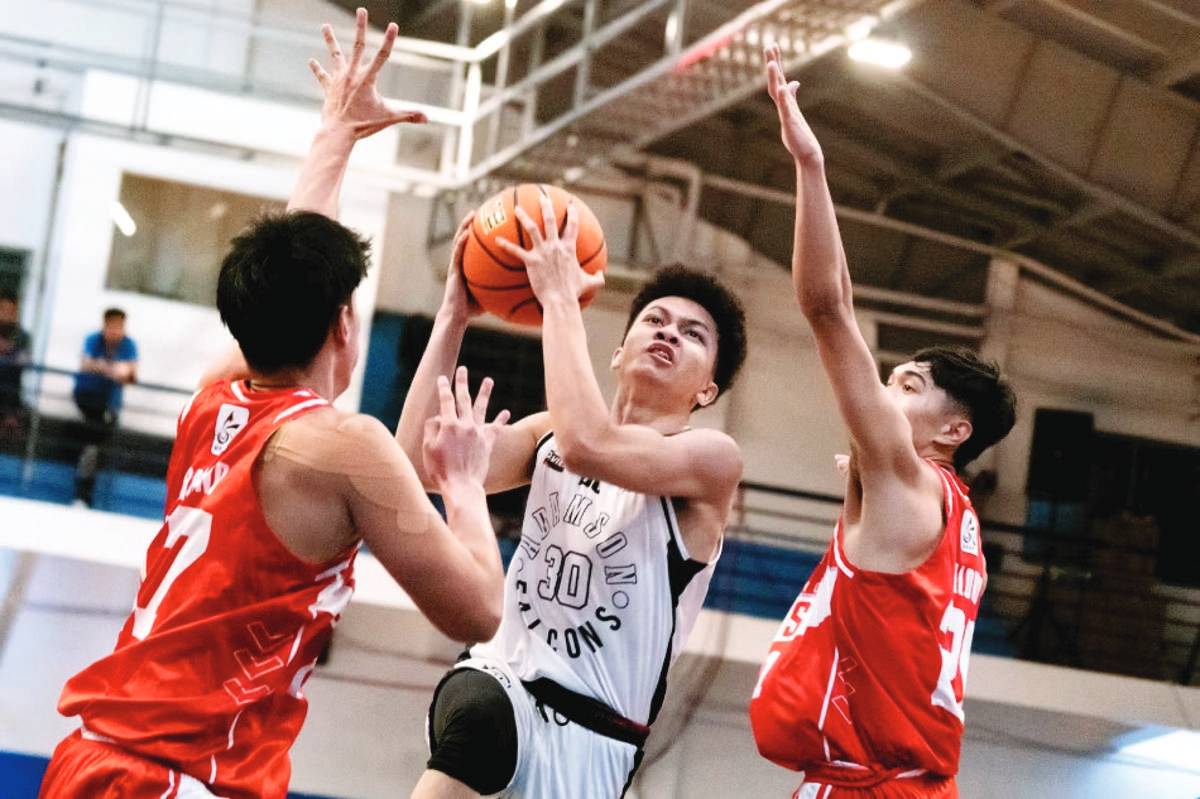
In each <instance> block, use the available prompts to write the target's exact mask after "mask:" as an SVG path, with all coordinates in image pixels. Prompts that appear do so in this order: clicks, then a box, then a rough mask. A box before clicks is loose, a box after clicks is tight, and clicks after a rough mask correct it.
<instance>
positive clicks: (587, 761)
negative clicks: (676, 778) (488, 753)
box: [455, 657, 641, 799]
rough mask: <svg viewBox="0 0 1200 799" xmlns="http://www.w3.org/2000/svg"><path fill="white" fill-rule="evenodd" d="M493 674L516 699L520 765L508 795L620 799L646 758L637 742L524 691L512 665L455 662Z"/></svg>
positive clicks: (480, 660) (530, 798) (487, 661)
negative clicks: (584, 723)
mask: <svg viewBox="0 0 1200 799" xmlns="http://www.w3.org/2000/svg"><path fill="white" fill-rule="evenodd" d="M455 668H459V669H476V670H477V671H481V672H483V673H484V674H487V675H489V676H491V677H492V678H493V679H495V680H496V682H498V683H499V684H500V685H501V687H503V688H504V691H505V693H506V694H507V695H508V699H509V701H510V702H511V703H512V707H513V716H514V721H515V722H516V727H517V766H516V771H515V772H514V774H513V778H512V780H511V781H510V782H509V784H508V786H507V787H506V788H505V789H504V790H503V791H500V792H499V793H497V794H493V796H497V797H503V798H504V799H565V798H566V797H571V798H572V799H619V797H621V796H622V795H624V793H625V790H626V789H627V788H628V787H629V783H630V782H631V781H632V779H633V772H634V770H635V769H636V768H637V765H638V763H639V762H640V760H641V756H640V753H639V750H638V748H637V747H636V746H634V745H633V744H628V743H624V742H623V741H617V740H613V739H612V738H608V737H606V736H603V735H600V734H599V733H595V732H592V731H591V730H589V729H587V728H586V727H581V726H580V725H578V724H576V723H575V722H572V721H568V720H567V719H566V718H565V717H564V716H563V715H562V714H560V713H557V712H556V711H554V710H553V709H552V708H550V707H547V706H545V705H541V706H539V704H538V702H537V700H535V699H534V698H533V696H531V695H530V693H529V692H528V691H526V690H525V686H523V685H522V684H521V682H520V680H518V679H517V678H516V676H515V675H514V674H513V673H512V671H510V670H509V668H508V665H507V664H505V663H503V662H501V661H498V660H494V659H492V658H481V657H471V658H468V659H467V660H463V661H461V662H459V663H457V664H456V665H455Z"/></svg>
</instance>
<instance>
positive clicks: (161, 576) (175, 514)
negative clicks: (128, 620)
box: [131, 505, 213, 641]
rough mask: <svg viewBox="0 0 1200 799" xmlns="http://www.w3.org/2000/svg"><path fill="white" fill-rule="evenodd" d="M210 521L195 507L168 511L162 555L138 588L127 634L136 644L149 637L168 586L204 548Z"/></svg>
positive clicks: (208, 516) (205, 514)
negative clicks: (129, 632) (130, 629)
mask: <svg viewBox="0 0 1200 799" xmlns="http://www.w3.org/2000/svg"><path fill="white" fill-rule="evenodd" d="M212 521H213V518H212V514H211V513H209V512H208V511H203V510H200V509H199V508H188V507H184V506H183V505H180V506H178V507H176V508H175V510H173V511H171V515H170V516H168V517H167V540H166V541H164V542H163V547H164V548H165V549H166V552H163V553H161V554H160V555H159V557H158V558H157V560H156V562H155V563H154V564H153V567H152V568H153V569H154V571H153V572H147V574H146V576H145V578H144V579H143V580H142V585H141V588H139V589H138V595H137V603H136V605H135V606H134V608H133V630H132V631H131V635H133V637H134V638H136V639H138V640H139V641H140V640H142V639H144V638H145V637H146V636H147V635H149V634H150V630H151V629H153V627H154V620H155V618H157V616H158V609H159V607H160V606H161V605H162V602H163V599H164V598H165V597H166V595H167V592H168V591H170V590H171V586H172V585H173V584H174V582H175V581H176V580H178V579H179V575H181V574H183V573H184V571H186V570H187V568H188V567H189V566H191V565H192V564H193V563H195V562H196V561H197V560H199V559H200V556H201V555H203V554H204V551H205V550H206V549H208V539H209V536H210V535H211V533H212Z"/></svg>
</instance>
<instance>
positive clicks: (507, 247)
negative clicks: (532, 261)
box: [495, 236, 533, 261]
mask: <svg viewBox="0 0 1200 799" xmlns="http://www.w3.org/2000/svg"><path fill="white" fill-rule="evenodd" d="M495 242H496V246H497V247H499V248H500V249H502V250H504V251H505V252H506V253H508V254H509V255H511V256H513V257H514V258H519V259H520V260H521V261H524V260H525V259H526V258H528V257H529V254H530V253H531V252H533V250H526V249H523V248H521V247H518V246H517V245H516V244H513V243H512V242H511V241H509V240H508V239H506V238H504V237H503V236H497V237H496V238H495Z"/></svg>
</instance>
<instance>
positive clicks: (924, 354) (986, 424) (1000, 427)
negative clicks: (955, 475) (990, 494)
mask: <svg viewBox="0 0 1200 799" xmlns="http://www.w3.org/2000/svg"><path fill="white" fill-rule="evenodd" d="M912 360H913V361H915V362H916V363H926V364H929V372H930V374H931V375H932V376H933V382H934V384H935V385H937V386H938V387H939V388H941V389H942V390H944V391H945V392H946V393H947V394H949V395H950V397H951V399H953V400H954V402H955V403H957V404H958V405H959V406H960V407H961V408H962V409H963V410H964V411H966V413H967V415H968V416H969V417H970V420H971V435H970V437H969V438H967V440H966V441H964V442H963V443H962V444H960V445H959V446H958V449H957V450H956V451H955V453H954V466H955V468H957V469H962V468H963V467H964V466H966V465H967V464H968V463H970V462H971V461H973V460H975V459H976V458H978V457H979V455H980V454H981V453H982V452H983V451H984V450H985V449H987V448H988V447H990V446H992V445H993V444H995V443H996V442H997V441H999V440H1000V439H1002V438H1004V437H1005V436H1006V435H1008V431H1010V430H1012V427H1013V423H1014V422H1016V419H1017V396H1016V394H1014V393H1013V390H1012V386H1010V385H1009V384H1008V380H1006V379H1005V377H1004V375H1002V374H1000V367H999V365H998V364H997V363H996V362H995V361H988V360H984V359H983V358H980V357H979V355H977V354H976V353H974V352H972V351H971V350H969V349H967V348H966V347H926V348H925V349H923V350H920V351H919V352H917V353H916V354H914V355H913V356H912Z"/></svg>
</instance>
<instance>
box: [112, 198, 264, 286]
mask: <svg viewBox="0 0 1200 799" xmlns="http://www.w3.org/2000/svg"><path fill="white" fill-rule="evenodd" d="M284 207H285V206H284V204H283V203H282V202H279V201H277V200H270V199H266V198H264V197H253V196H250V195H246V194H237V193H234V192H230V191H221V190H219V189H211V188H207V187H204V186H192V185H189V184H186V183H176V182H174V181H169V180H161V179H158V178H150V177H145V176H142V175H131V174H126V175H124V176H123V177H122V179H121V191H120V196H119V198H118V201H117V202H115V203H113V206H112V209H111V212H112V218H113V225H114V226H115V230H114V231H113V243H112V252H111V254H110V255H109V259H108V276H107V279H106V281H105V285H106V286H107V287H108V288H110V289H116V290H118V291H134V292H137V293H139V294H149V295H151V296H154V297H163V298H166V299H171V300H179V301H181V302H189V303H193V304H196V305H207V306H210V307H212V306H214V305H216V298H217V275H218V273H219V271H220V268H221V259H222V258H224V256H225V253H226V251H227V250H228V249H229V241H230V239H232V238H233V237H234V236H235V235H237V234H238V233H239V232H240V231H241V230H242V229H243V228H244V227H246V226H247V225H248V224H249V223H250V222H251V221H252V220H253V219H254V218H255V217H257V216H259V215H260V214H262V213H264V212H280V211H283V210H284Z"/></svg>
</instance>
